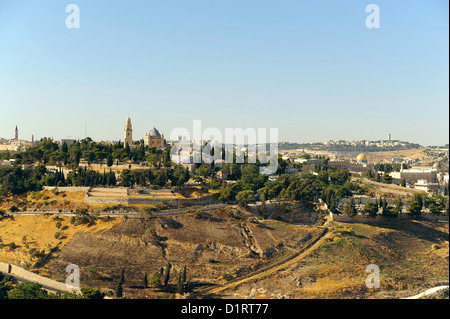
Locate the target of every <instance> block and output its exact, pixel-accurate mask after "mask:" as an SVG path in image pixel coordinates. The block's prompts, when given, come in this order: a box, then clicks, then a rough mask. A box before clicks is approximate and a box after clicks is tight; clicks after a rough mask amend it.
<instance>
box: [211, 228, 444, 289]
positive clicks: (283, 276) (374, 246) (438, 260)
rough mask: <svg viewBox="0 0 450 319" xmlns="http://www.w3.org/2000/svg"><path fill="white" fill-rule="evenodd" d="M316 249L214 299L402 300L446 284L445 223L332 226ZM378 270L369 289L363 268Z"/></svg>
mask: <svg viewBox="0 0 450 319" xmlns="http://www.w3.org/2000/svg"><path fill="white" fill-rule="evenodd" d="M331 228H332V236H328V238H326V239H325V240H324V241H323V244H322V245H320V246H319V247H318V248H317V249H314V250H313V251H312V252H311V253H310V254H309V255H308V256H305V258H303V259H302V260H301V261H299V262H297V263H296V264H289V265H287V267H285V268H284V269H280V270H279V271H278V272H276V273H268V274H267V276H265V277H264V276H262V277H261V276H258V278H255V279H254V280H253V281H250V282H246V283H245V284H242V285H240V286H238V287H232V289H228V290H225V291H223V290H222V291H221V292H220V294H218V295H214V296H213V297H215V298H247V297H251V298H403V297H408V296H412V295H415V294H416V293H418V292H420V291H423V290H425V289H427V288H430V287H434V286H437V285H440V284H443V283H448V277H449V264H448V260H449V248H448V247H449V244H448V243H449V241H448V240H449V237H448V223H447V224H435V223H430V222H426V221H414V220H403V221H400V220H390V221H386V222H385V223H382V224H378V225H367V224H357V223H354V224H344V223H335V224H334V225H333V226H332V227H331ZM369 264H375V265H377V266H379V269H380V284H381V287H380V289H368V288H367V287H366V285H365V281H366V278H367V276H368V275H369V273H366V267H367V266H368V265H369Z"/></svg>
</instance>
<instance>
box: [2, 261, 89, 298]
mask: <svg viewBox="0 0 450 319" xmlns="http://www.w3.org/2000/svg"><path fill="white" fill-rule="evenodd" d="M0 272H1V273H3V274H4V275H9V276H11V277H13V278H14V279H16V280H17V281H20V282H35V283H38V284H40V285H42V288H45V289H48V290H53V291H62V292H75V293H81V291H80V289H79V288H72V287H67V285H66V284H65V283H62V282H59V281H55V280H52V279H49V278H46V277H42V276H39V275H37V274H35V273H32V272H30V271H28V270H25V269H23V268H21V267H18V266H16V265H12V264H5V263H2V262H0Z"/></svg>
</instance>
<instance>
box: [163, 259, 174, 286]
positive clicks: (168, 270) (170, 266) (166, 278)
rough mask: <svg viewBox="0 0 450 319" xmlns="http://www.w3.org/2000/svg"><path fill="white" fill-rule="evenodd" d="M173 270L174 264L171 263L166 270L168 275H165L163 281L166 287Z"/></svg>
mask: <svg viewBox="0 0 450 319" xmlns="http://www.w3.org/2000/svg"><path fill="white" fill-rule="evenodd" d="M171 268H172V264H171V263H169V264H168V265H167V268H166V273H165V274H164V280H163V283H164V286H167V284H168V283H169V279H170V269H171Z"/></svg>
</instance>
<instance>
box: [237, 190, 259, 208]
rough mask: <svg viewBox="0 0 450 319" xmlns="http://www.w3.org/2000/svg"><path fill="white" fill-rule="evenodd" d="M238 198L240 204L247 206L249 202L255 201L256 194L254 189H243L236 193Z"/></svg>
mask: <svg viewBox="0 0 450 319" xmlns="http://www.w3.org/2000/svg"><path fill="white" fill-rule="evenodd" d="M236 200H237V201H238V202H239V205H240V206H242V207H246V206H247V205H248V204H249V203H251V202H253V201H255V194H254V192H253V191H252V190H243V191H240V192H238V193H237V194H236Z"/></svg>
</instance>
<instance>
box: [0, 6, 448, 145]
mask: <svg viewBox="0 0 450 319" xmlns="http://www.w3.org/2000/svg"><path fill="white" fill-rule="evenodd" d="M374 3H376V4H377V5H378V6H379V8H380V20H381V26H380V28H379V29H369V28H367V27H366V25H365V20H366V17H367V16H368V13H366V12H365V8H366V6H367V5H368V4H369V2H363V1H345V2H340V3H335V2H332V1H318V2H314V3H307V2H299V1H282V2H276V3H275V2H274V1H262V2H261V1H258V2H255V1H247V2H245V3H239V2H233V1H232V2H230V1H228V2H226V3H225V2H215V3H210V2H207V1H195V2H192V3H190V4H189V5H188V4H186V3H182V2H177V3H176V5H174V4H173V3H172V4H170V5H169V4H164V3H160V2H155V1H151V2H148V3H145V4H142V3H137V2H131V3H125V2H121V1H115V2H110V1H108V2H102V1H98V2H96V3H89V2H87V1H77V2H76V4H77V5H78V6H79V8H80V28H79V29H68V28H67V27H66V25H65V20H66V17H67V16H68V13H66V12H65V8H66V6H67V5H68V4H69V2H67V3H66V2H63V3H55V2H48V1H44V2H40V3H39V4H37V3H33V2H20V3H18V2H14V1H1V2H0V21H1V22H0V48H1V50H0V108H1V116H0V137H3V138H13V137H14V128H15V126H16V125H17V126H18V128H19V131H20V138H23V139H28V140H29V139H31V136H32V135H34V137H35V139H40V138H42V137H53V138H55V139H62V138H76V139H77V138H80V139H81V138H84V137H85V130H86V126H87V136H90V137H91V138H93V139H94V140H121V139H123V123H124V120H125V118H126V116H127V115H129V116H130V117H131V119H132V121H133V128H134V132H135V133H134V134H135V136H136V137H138V138H139V139H140V138H143V137H144V135H145V133H146V132H148V131H149V130H150V129H151V128H152V127H154V126H155V127H157V128H158V130H160V131H161V132H164V134H165V135H166V136H169V135H170V131H171V130H172V129H174V128H177V127H185V128H187V129H191V127H192V121H193V120H197V119H199V120H202V122H203V126H204V127H205V128H206V127H217V128H218V129H219V130H222V131H223V130H224V129H225V128H227V127H232V128H235V127H242V128H247V127H254V128H258V127H265V128H271V127H276V128H278V130H279V140H280V141H285V142H298V143H308V142H321V141H329V140H335V141H337V140H384V139H387V136H388V134H389V133H391V134H392V137H393V139H396V140H406V141H410V142H413V143H418V144H421V145H423V146H427V145H444V144H447V143H448V141H449V135H448V128H449V127H448V115H449V113H448V112H449V109H448V101H449V95H448V84H449V83H448V82H449V81H448V13H447V12H448V3H444V2H440V1H421V2H416V3H413V4H411V3H409V2H407V1H399V2H396V3H390V2H388V1H376V2H374Z"/></svg>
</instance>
